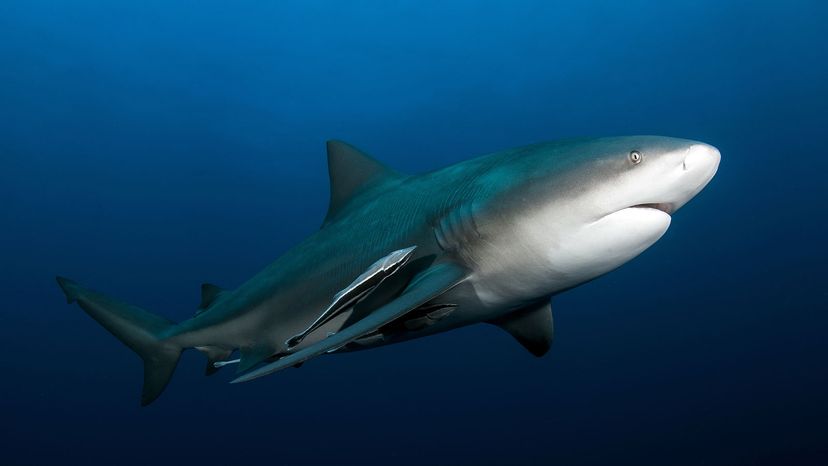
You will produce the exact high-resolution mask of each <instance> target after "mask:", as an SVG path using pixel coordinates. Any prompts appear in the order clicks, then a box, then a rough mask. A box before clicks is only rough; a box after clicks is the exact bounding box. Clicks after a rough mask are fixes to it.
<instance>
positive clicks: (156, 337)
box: [57, 277, 182, 406]
mask: <svg viewBox="0 0 828 466" xmlns="http://www.w3.org/2000/svg"><path fill="white" fill-rule="evenodd" d="M57 282H58V285H60V287H61V289H63V293H64V294H66V302H68V303H72V302H74V301H77V303H78V305H80V307H81V308H82V309H83V310H84V311H86V313H87V314H89V316H90V317H92V318H93V319H95V320H96V321H98V323H99V324H101V325H102V326H103V327H104V328H105V329H106V330H107V331H109V333H111V334H113V335H115V337H116V338H118V339H119V340H121V342H122V343H123V344H125V345H127V346H128V347H130V348H131V349H132V351H135V352H136V353H138V356H141V359H143V360H144V388H143V390H142V392H141V406H146V405H148V404H150V403H152V402H153V401H154V400H155V399H156V398H158V396H159V395H160V394H161V392H163V391H164V388H165V387H166V386H167V383H168V382H169V381H170V378H172V375H173V372H175V366H176V365H177V364H178V358H179V357H180V356H181V350H182V348H180V347H178V346H175V345H172V344H171V343H169V342H166V341H164V340H163V339H162V336H163V335H164V334H165V332H166V331H167V330H169V329H170V328H171V327H173V326H174V325H175V324H174V323H173V322H170V321H169V320H167V319H164V318H163V317H159V316H156V315H154V314H151V313H149V312H147V311H145V310H143V309H141V308H139V307H136V306H131V305H129V304H124V303H120V302H118V301H115V300H114V299H112V298H109V297H107V296H104V295H102V294H100V293H96V292H94V291H90V290H87V289H84V288H83V287H81V286H80V285H78V284H77V283H75V282H73V281H72V280H68V279H66V278H63V277H57Z"/></svg>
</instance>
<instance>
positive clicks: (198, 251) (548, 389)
mask: <svg viewBox="0 0 828 466" xmlns="http://www.w3.org/2000/svg"><path fill="white" fill-rule="evenodd" d="M826 21H828V7H826V3H825V2H822V1H787V2H762V1H724V2H723V1H712V0H711V1H671V2H657V1H623V2H622V1H538V2H525V1H524V2H521V1H518V2H488V1H457V2H436V1H430V0H429V1H425V0H424V1H400V2H379V1H378V2H363V1H350V2H345V1H342V2H340V1H324V2H323V1H309V2H304V1H291V2H288V1H280V2H246V1H243V2H216V1H157V0H156V1H144V2H107V1H86V0H83V1H78V2H54V1H41V0H26V1H22V0H19V1H18V0H6V1H4V2H2V3H0V167H2V168H1V169H0V200H2V202H0V222H2V223H0V225H2V227H1V228H0V261H2V267H0V286H2V290H3V293H2V296H3V303H2V306H0V309H2V311H1V312H2V325H0V345H2V346H1V347H0V349H2V357H0V374H2V376H0V377H2V383H0V419H2V435H0V464H3V465H48V464H86V465H93V464H107V465H111V464H119V465H148V464H153V465H162V464H176V465H182V464H198V465H201V466H207V465H227V464H268V465H315V464H326V465H328V464H337V465H340V464H342V465H346V464H360V465H373V464H383V465H422V464H435V465H461V464H463V465H465V464H468V465H529V464H542V465H553V464H554V465H586V464H635V465H642V464H659V465H664V464H671V465H672V464H676V465H685V464H686V465H742V464H745V465H824V464H828V336H827V335H828V305H826V298H828V291H827V290H828V285H826V273H825V267H826V263H828V252H827V247H826V235H828V231H826V230H828V229H827V228H826V220H825V214H826V208H825V202H826V198H827V197H828V183H826V181H825V176H826V172H828V153H826V149H825V145H826V142H828V139H826V134H827V133H826V128H828V88H826V83H828V45H826V44H828V40H826V39H828V37H826V36H828V34H826V32H825V24H826ZM624 134H659V135H668V136H677V137H686V138H691V139H697V140H702V141H705V142H708V143H710V144H713V145H715V146H717V147H718V148H719V149H720V150H721V153H722V162H721V166H720V168H719V173H718V175H717V176H716V178H714V180H713V181H712V182H711V184H710V185H709V186H708V187H707V188H706V189H705V190H704V191H703V192H702V193H701V194H700V195H699V196H698V197H697V198H696V199H694V200H693V201H691V202H690V204H688V205H687V206H686V207H685V208H684V209H683V210H682V211H680V212H678V213H677V214H676V215H675V217H674V219H673V224H672V227H671V228H670V230H669V231H668V233H667V234H666V235H665V237H664V238H662V240H661V241H659V242H658V243H657V244H656V245H655V246H653V247H652V248H651V249H649V250H648V251H646V252H645V253H644V254H643V255H642V256H640V257H639V258H637V259H635V260H634V261H632V262H631V263H629V264H627V265H625V266H623V267H621V268H620V269H619V270H617V271H615V272H612V273H610V274H609V275H607V276H605V277H603V278H601V279H599V280H596V281H593V282H591V283H588V284H586V285H583V286H581V287H579V288H576V289H574V290H572V291H569V292H567V293H564V294H562V295H560V296H558V297H556V298H555V299H554V301H553V310H554V314H555V319H556V322H555V323H556V341H555V343H554V345H553V348H552V350H551V351H550V353H549V354H548V355H547V356H546V357H544V358H540V359H537V358H534V357H532V356H530V355H529V354H528V353H526V352H525V351H524V350H523V349H522V348H521V347H519V346H518V345H517V344H515V343H514V341H512V339H511V338H510V337H509V336H508V335H506V334H505V333H502V332H501V331H500V330H498V329H496V328H494V327H491V326H483V325H481V326H474V327H468V328H464V329H461V330H457V331H453V332H449V333H444V334H441V335H438V336H434V337H429V338H425V339H420V340H416V341H413V342H409V343H406V344H401V345H395V346H390V347H384V348H380V349H376V350H372V351H366V352H359V353H353V354H346V355H341V356H335V357H326V358H321V359H320V360H318V361H312V362H310V363H308V364H306V365H305V366H304V367H302V368H301V369H300V370H288V371H284V372H281V373H278V374H274V375H272V376H269V377H266V378H264V379H261V380H257V381H256V382H253V383H248V384H241V385H228V384H227V382H228V381H229V380H230V379H231V377H232V374H231V372H232V371H228V370H225V371H223V372H222V373H219V374H218V375H216V376H213V377H210V378H205V377H203V375H202V371H203V364H204V361H203V357H202V356H201V355H200V354H198V353H196V352H187V353H185V355H184V357H183V358H182V361H181V363H180V364H179V368H178V370H177V373H176V375H175V377H174V378H173V381H172V383H171V384H170V386H169V387H168V388H167V390H166V392H165V393H164V394H163V395H162V397H161V398H160V399H159V400H158V401H157V402H156V403H154V404H153V405H152V406H150V407H147V408H143V409H142V408H140V407H139V403H138V401H139V393H140V386H141V377H142V376H141V372H142V370H141V362H140V360H139V359H138V358H137V357H136V356H135V355H133V354H132V352H131V351H130V350H129V349H127V348H126V347H124V346H122V345H121V344H120V343H118V342H117V341H116V340H115V339H114V338H112V337H111V336H110V335H109V334H107V333H106V332H105V331H103V330H102V329H101V328H100V327H99V326H98V325H97V324H96V323H94V322H93V321H92V320H91V319H89V318H88V317H87V316H86V315H85V314H84V313H83V312H82V311H81V310H80V309H79V308H78V307H77V306H74V305H73V306H67V305H66V304H65V300H64V297H63V295H62V294H61V292H60V290H59V289H58V287H57V286H56V284H55V282H54V276H55V275H58V274H60V275H65V276H68V277H71V278H73V279H76V280H78V281H80V282H81V283H83V284H85V285H88V286H90V287H92V288H95V289H98V290H101V291H104V292H106V293H108V294H110V295H112V296H116V297H118V298H120V299H122V300H125V301H127V302H130V303H134V304H137V305H140V306H142V307H145V308H147V309H150V310H152V311H154V312H157V313H159V314H161V315H164V316H166V317H168V318H170V319H173V320H183V319H185V318H188V317H189V316H191V315H192V313H193V312H194V310H195V308H196V306H197V305H198V301H199V285H200V283H202V282H205V281H207V282H213V283H217V284H220V285H223V286H227V287H234V286H237V285H239V284H240V283H242V282H243V281H244V280H245V279H246V278H248V277H249V276H251V275H252V274H254V273H255V272H257V271H258V270H260V269H261V268H262V267H264V266H265V265H266V264H268V263H269V262H271V261H272V260H273V259H275V258H276V257H278V256H279V255H280V254H281V253H283V252H284V251H285V250H287V249H288V248H289V247H291V246H292V245H294V244H296V243H297V242H298V241H300V240H301V239H302V238H304V237H305V236H307V235H308V234H310V233H312V232H313V231H315V230H316V229H317V228H318V227H319V224H320V222H321V219H322V217H323V216H324V213H325V210H326V203H327V199H328V186H327V172H326V168H325V156H324V147H325V146H324V143H325V140H326V139H330V138H339V139H343V140H346V141H349V142H351V143H353V144H355V145H357V146H359V147H361V148H363V149H365V150H366V151H367V152H369V153H371V154H373V155H375V156H376V157H377V158H378V159H380V160H382V161H383V162H385V163H387V164H388V165H390V166H392V167H394V168H396V169H398V170H400V171H404V172H409V173H417V172H423V171H427V170H431V169H434V168H437V167H441V166H445V165H447V164H450V163H454V162H457V161H461V160H464V159H467V158H470V157H473V156H476V155H481V154H484V153H488V152H493V151H496V150H500V149H505V148H509V147H513V146H519V145H524V144H528V143H532V142H538V141H544V140H552V139H556V138H562V137H570V136H605V135H624Z"/></svg>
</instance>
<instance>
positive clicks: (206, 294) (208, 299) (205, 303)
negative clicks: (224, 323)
mask: <svg viewBox="0 0 828 466" xmlns="http://www.w3.org/2000/svg"><path fill="white" fill-rule="evenodd" d="M222 293H224V290H223V289H221V288H220V287H218V286H216V285H213V284H212V283H202V284H201V304H199V305H198V308H199V309H200V310H204V309H207V308H208V307H210V306H211V305H212V304H213V303H214V302H215V301H216V298H218V297H219V295H221V294H222Z"/></svg>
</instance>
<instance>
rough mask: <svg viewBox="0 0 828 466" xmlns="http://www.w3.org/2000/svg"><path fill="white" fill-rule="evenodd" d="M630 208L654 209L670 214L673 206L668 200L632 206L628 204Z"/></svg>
mask: <svg viewBox="0 0 828 466" xmlns="http://www.w3.org/2000/svg"><path fill="white" fill-rule="evenodd" d="M630 208H632V209H655V210H660V211H662V212H664V213H665V214H667V215H671V214H672V213H673V211H674V210H675V208H674V207H673V204H671V203H669V202H653V203H649V204H638V205H634V206H630Z"/></svg>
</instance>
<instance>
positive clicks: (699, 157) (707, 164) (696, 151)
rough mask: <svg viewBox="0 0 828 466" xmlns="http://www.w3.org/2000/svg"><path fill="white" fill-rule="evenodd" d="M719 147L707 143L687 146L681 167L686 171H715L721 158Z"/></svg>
mask: <svg viewBox="0 0 828 466" xmlns="http://www.w3.org/2000/svg"><path fill="white" fill-rule="evenodd" d="M721 157H722V156H721V154H720V153H719V149H716V148H715V147H713V146H711V145H709V144H702V143H698V144H693V145H692V146H690V147H688V148H687V154H685V156H684V163H683V168H684V169H685V170H687V171H691V170H692V171H705V172H712V173H711V176H712V175H713V173H715V172H716V168H718V166H719V160H720V159H721Z"/></svg>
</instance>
